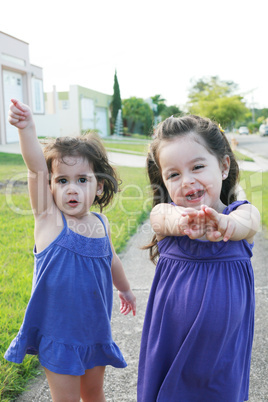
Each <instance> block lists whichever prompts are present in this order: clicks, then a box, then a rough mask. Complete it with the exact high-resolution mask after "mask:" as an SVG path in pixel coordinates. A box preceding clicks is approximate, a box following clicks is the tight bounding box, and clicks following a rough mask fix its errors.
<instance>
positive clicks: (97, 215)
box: [92, 212, 108, 236]
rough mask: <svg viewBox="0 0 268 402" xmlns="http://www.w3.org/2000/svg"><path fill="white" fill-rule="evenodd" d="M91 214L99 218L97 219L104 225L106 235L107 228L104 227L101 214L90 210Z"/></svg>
mask: <svg viewBox="0 0 268 402" xmlns="http://www.w3.org/2000/svg"><path fill="white" fill-rule="evenodd" d="M92 214H94V215H95V216H96V217H97V218H99V220H100V221H101V223H102V224H103V227H104V230H105V234H106V236H108V232H107V228H106V225H105V223H104V221H103V219H102V217H101V215H100V214H98V213H97V212H92Z"/></svg>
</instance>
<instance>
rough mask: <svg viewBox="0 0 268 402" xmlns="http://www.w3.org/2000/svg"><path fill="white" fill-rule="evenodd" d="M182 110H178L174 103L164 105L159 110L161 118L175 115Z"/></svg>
mask: <svg viewBox="0 0 268 402" xmlns="http://www.w3.org/2000/svg"><path fill="white" fill-rule="evenodd" d="M182 114H183V112H182V111H181V110H180V108H179V107H178V106H176V105H170V106H166V107H165V108H164V109H163V110H162V112H161V118H162V120H165V119H167V118H168V117H170V116H175V117H177V116H178V115H182Z"/></svg>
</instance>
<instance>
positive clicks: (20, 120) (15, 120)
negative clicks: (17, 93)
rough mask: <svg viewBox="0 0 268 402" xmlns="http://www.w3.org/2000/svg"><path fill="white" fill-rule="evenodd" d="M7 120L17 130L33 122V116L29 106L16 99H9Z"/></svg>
mask: <svg viewBox="0 0 268 402" xmlns="http://www.w3.org/2000/svg"><path fill="white" fill-rule="evenodd" d="M11 102H12V103H11V105H10V108H9V117H8V121H9V123H10V124H12V125H13V126H15V127H17V128H18V129H19V130H24V129H25V128H27V127H29V126H30V125H31V124H32V123H33V117H32V113H31V110H30V108H29V106H27V105H24V104H23V103H21V102H19V101H18V100H16V99H11Z"/></svg>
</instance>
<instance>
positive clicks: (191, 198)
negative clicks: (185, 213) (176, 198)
mask: <svg viewBox="0 0 268 402" xmlns="http://www.w3.org/2000/svg"><path fill="white" fill-rule="evenodd" d="M204 193H205V191H204V190H197V191H191V192H190V191H189V193H188V194H186V199H187V200H188V201H195V200H199V199H200V198H201V197H202V196H203V195H204Z"/></svg>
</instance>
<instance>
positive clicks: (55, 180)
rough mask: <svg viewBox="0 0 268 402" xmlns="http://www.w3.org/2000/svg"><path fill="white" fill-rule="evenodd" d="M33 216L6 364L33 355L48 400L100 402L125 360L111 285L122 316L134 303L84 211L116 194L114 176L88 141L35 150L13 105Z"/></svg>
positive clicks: (99, 226)
mask: <svg viewBox="0 0 268 402" xmlns="http://www.w3.org/2000/svg"><path fill="white" fill-rule="evenodd" d="M9 122H10V123H11V124H13V125H14V126H16V127H17V128H18V130H19V136H20V145H21V151H22V155H23V158H24V161H25V163H26V165H27V167H28V170H29V192H30V199H31V205H32V209H33V214H34V218H35V233H34V235H35V248H34V257H35V270H34V278H33V288H32V295H31V299H30V301H29V304H28V306H27V310H26V313H25V317H24V321H23V324H22V326H21V328H20V331H19V333H18V335H17V336H16V338H15V339H14V340H13V341H12V343H11V345H10V346H9V348H8V350H7V352H6V354H5V358H6V359H7V360H9V361H12V362H15V363H21V362H22V360H23V359H24V357H25V354H26V353H28V354H38V358H39V361H40V363H41V364H42V366H43V367H44V368H45V373H46V376H47V380H48V383H49V386H50V390H51V394H52V398H53V401H54V402H61V401H64V402H65V401H69V402H78V401H80V397H81V398H82V400H83V401H87V402H89V401H94V402H103V401H105V396H104V392H103V379H104V371H105V366H106V365H112V366H114V367H122V368H123V367H125V366H126V362H125V360H124V358H123V356H122V354H121V352H120V350H119V348H118V346H117V345H116V344H115V343H114V341H113V339H112V334H111V326H110V320H111V313H112V304H113V284H114V285H115V287H116V288H117V289H118V291H119V298H120V300H121V304H120V309H121V312H122V313H123V314H128V313H129V312H130V311H131V310H132V311H133V315H135V311H136V301H135V296H134V295H133V293H132V291H131V289H130V286H129V283H128V281H127V278H126V276H125V274H124V271H123V267H122V264H121V261H120V260H119V258H118V256H117V255H116V253H115V251H114V248H113V245H112V242H111V237H110V228H109V222H108V220H107V218H106V217H105V216H104V215H103V214H97V213H93V212H90V207H91V206H92V205H99V206H100V208H102V207H104V206H106V205H108V203H109V202H110V201H111V199H112V198H113V195H114V193H115V192H116V191H117V178H116V174H115V171H114V170H113V168H112V167H111V166H110V164H109V163H108V159H107V155H106V151H105V149H104V147H103V145H102V144H101V142H100V140H99V139H98V138H97V137H96V136H93V135H88V136H83V137H78V138H68V137H61V138H58V139H56V140H54V141H52V142H51V143H50V144H48V145H47V146H46V147H45V149H44V153H43V151H42V149H41V147H40V145H39V142H38V139H37V136H36V132H35V126H34V121H33V118H32V114H31V111H30V109H29V107H28V106H26V105H23V104H21V103H20V102H18V101H16V100H12V105H11V108H10V113H9Z"/></svg>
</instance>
